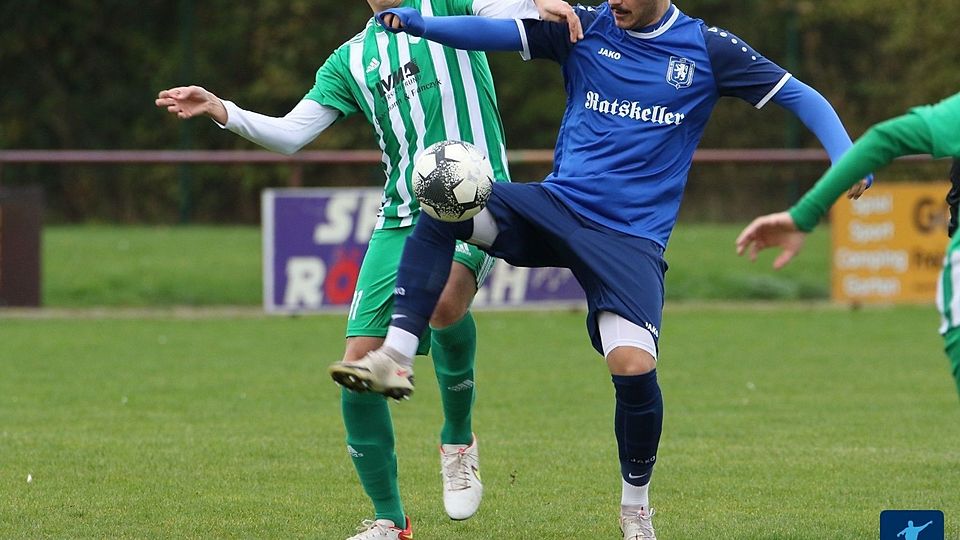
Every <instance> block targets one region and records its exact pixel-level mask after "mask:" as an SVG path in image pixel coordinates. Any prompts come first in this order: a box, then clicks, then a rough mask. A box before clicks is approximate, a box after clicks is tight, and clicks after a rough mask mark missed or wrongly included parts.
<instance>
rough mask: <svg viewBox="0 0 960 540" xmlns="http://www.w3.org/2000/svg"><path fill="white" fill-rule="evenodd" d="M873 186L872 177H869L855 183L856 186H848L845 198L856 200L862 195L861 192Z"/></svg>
mask: <svg viewBox="0 0 960 540" xmlns="http://www.w3.org/2000/svg"><path fill="white" fill-rule="evenodd" d="M872 185H873V175H872V174H871V175H869V176H867V177H866V178H864V179H863V180H861V181H859V182H857V183H856V184H854V185H852V186H850V189H848V190H847V198H848V199H853V200H857V199H859V198H860V196H861V195H863V192H864V191H866V190H867V188H869V187H870V186H872Z"/></svg>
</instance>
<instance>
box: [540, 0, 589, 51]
mask: <svg viewBox="0 0 960 540" xmlns="http://www.w3.org/2000/svg"><path fill="white" fill-rule="evenodd" d="M534 3H535V4H537V11H539V12H540V18H541V19H543V20H545V21H549V22H566V23H567V28H569V29H570V43H576V42H578V41H580V40H581V39H583V25H581V24H580V17H578V16H577V14H576V12H574V11H573V8H572V7H570V4H568V3H566V2H564V1H563V0H534Z"/></svg>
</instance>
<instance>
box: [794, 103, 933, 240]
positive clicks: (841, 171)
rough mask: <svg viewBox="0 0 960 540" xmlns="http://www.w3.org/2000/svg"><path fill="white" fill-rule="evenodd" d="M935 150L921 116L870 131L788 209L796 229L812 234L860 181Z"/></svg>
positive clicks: (887, 124)
mask: <svg viewBox="0 0 960 540" xmlns="http://www.w3.org/2000/svg"><path fill="white" fill-rule="evenodd" d="M932 151H933V139H932V137H931V135H930V128H929V127H928V126H927V124H926V122H924V121H923V119H922V118H920V116H918V115H916V114H906V115H903V116H899V117H897V118H893V119H890V120H887V121H884V122H881V123H879V124H877V125H875V126H873V127H872V128H870V129H869V130H868V131H867V132H866V133H865V134H864V135H863V137H860V139H858V140H857V142H855V143H854V144H853V146H852V147H850V150H848V151H847V152H846V153H845V154H844V155H843V157H842V158H840V160H839V161H837V162H836V163H835V164H834V165H833V166H832V167H830V169H829V170H828V171H827V172H826V173H825V174H824V175H823V177H821V178H820V180H819V181H818V182H817V184H816V185H815V186H813V189H811V190H810V191H808V192H807V193H806V194H805V195H804V196H803V198H801V199H800V201H798V202H797V204H795V205H794V206H793V208H791V209H790V210H789V212H790V217H791V218H793V222H794V223H795V224H796V226H797V229H799V230H801V231H804V232H810V231H812V230H813V228H814V227H816V226H817V223H818V222H819V221H820V218H822V217H823V216H824V215H825V214H826V213H827V211H828V210H829V209H830V207H831V206H832V205H833V203H834V202H835V201H836V200H837V199H838V198H839V197H840V195H842V194H843V193H844V192H845V191H846V190H847V189H849V188H850V186H852V185H854V184H856V183H857V182H859V181H860V179H861V178H863V177H865V176H866V175H868V174H870V173H871V172H872V171H876V170H878V169H880V168H881V167H883V166H884V165H887V164H888V163H890V162H891V161H893V160H894V159H896V158H898V157H900V156H906V155H910V154H929V153H931V152H932Z"/></svg>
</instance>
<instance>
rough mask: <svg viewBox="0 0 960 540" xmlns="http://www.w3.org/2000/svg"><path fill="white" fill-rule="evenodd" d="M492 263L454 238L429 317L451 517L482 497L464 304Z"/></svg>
mask: <svg viewBox="0 0 960 540" xmlns="http://www.w3.org/2000/svg"><path fill="white" fill-rule="evenodd" d="M492 265H493V259H492V258H491V257H489V256H488V255H486V254H485V253H483V252H482V251H480V250H479V249H477V248H476V247H474V246H470V245H468V244H465V243H462V242H461V243H458V244H457V248H456V252H455V255H454V263H453V266H452V267H451V270H450V278H449V279H448V280H447V284H446V286H445V287H444V289H443V292H442V293H441V295H440V301H439V303H438V304H437V307H436V309H435V310H434V312H433V315H432V317H431V319H430V329H431V332H430V336H431V346H430V350H431V355H432V356H433V366H434V370H435V372H436V375H437V383H438V385H439V387H440V400H441V403H442V406H443V427H442V429H441V431H440V463H441V473H442V479H443V504H444V509H445V510H446V512H447V515H448V516H450V518H451V519H456V520H462V519H467V518H470V517H471V516H473V515H474V514H475V513H476V511H477V509H478V508H479V506H480V501H481V499H482V497H483V484H482V483H481V481H480V473H479V469H480V461H479V452H478V447H477V442H476V437H475V436H474V434H473V429H472V422H471V421H472V410H473V403H474V398H475V392H476V385H475V377H474V363H475V359H476V351H477V329H476V324H475V323H474V320H473V316H472V315H471V313H470V311H469V308H470V304H471V303H472V302H473V297H474V296H475V295H476V293H477V288H478V287H479V284H480V283H482V282H483V279H484V277H485V276H486V274H487V272H488V271H489V269H490V267H492Z"/></svg>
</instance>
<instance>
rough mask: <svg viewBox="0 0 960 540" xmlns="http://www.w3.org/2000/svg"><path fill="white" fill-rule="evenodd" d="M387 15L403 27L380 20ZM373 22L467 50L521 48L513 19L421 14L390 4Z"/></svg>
mask: <svg viewBox="0 0 960 540" xmlns="http://www.w3.org/2000/svg"><path fill="white" fill-rule="evenodd" d="M387 15H393V16H395V17H397V18H399V19H400V20H401V21H402V22H403V29H402V30H401V29H395V28H390V27H389V26H388V25H387V24H385V23H384V18H385V17H386V16H387ZM376 19H377V22H378V23H379V24H380V26H382V27H383V28H384V29H385V30H387V31H388V32H392V33H395V34H396V33H399V32H407V33H408V34H410V35H412V36H420V37H424V38H426V39H429V40H430V41H435V42H437V43H440V44H442V45H447V46H449V47H453V48H455V49H463V50H469V51H522V50H523V42H522V41H521V39H520V37H521V29H522V28H523V26H522V25H521V24H520V22H519V21H517V20H514V19H490V18H487V17H476V16H472V15H458V16H449V17H424V16H423V15H421V14H420V12H419V11H417V10H415V9H413V8H391V9H387V10H384V11H381V12H380V13H377V15H376Z"/></svg>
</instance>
